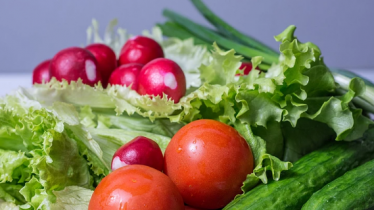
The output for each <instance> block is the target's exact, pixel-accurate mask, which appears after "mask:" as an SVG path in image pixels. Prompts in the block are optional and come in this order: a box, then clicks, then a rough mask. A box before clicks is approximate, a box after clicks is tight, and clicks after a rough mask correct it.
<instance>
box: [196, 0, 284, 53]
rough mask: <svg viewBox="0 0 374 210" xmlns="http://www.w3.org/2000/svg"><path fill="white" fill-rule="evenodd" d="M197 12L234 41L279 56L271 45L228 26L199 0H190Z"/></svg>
mask: <svg viewBox="0 0 374 210" xmlns="http://www.w3.org/2000/svg"><path fill="white" fill-rule="evenodd" d="M191 1H192V3H193V4H194V5H195V7H196V8H197V9H198V10H199V12H200V13H201V14H202V15H204V17H205V19H207V20H208V21H209V22H210V23H211V24H212V25H214V26H215V27H216V29H217V30H218V31H219V32H221V33H222V34H223V35H224V36H225V37H228V38H230V39H232V40H234V41H237V42H240V43H242V44H244V45H246V46H248V47H253V48H256V49H258V50H260V51H263V52H266V53H269V54H272V55H276V56H279V52H277V51H275V50H274V49H272V48H271V47H269V46H267V45H265V44H263V43H261V42H260V41H258V40H256V39H255V38H253V37H250V36H247V35H245V34H243V33H241V32H240V31H238V30H236V29H235V28H234V27H232V26H230V25H229V24H228V23H226V22H225V21H224V20H222V19H221V18H220V17H218V16H217V15H216V14H214V13H213V12H212V11H211V10H210V9H209V8H208V7H207V6H206V5H205V4H204V3H203V2H202V1H201V0H191Z"/></svg>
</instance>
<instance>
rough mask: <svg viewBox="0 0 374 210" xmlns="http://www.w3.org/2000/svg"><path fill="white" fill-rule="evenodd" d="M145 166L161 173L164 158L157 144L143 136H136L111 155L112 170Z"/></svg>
mask: <svg viewBox="0 0 374 210" xmlns="http://www.w3.org/2000/svg"><path fill="white" fill-rule="evenodd" d="M134 164H139V165H146V166H149V167H152V168H155V169H157V170H159V171H162V170H163V168H164V157H163V155H162V152H161V149H160V147H159V146H158V144H157V143H156V142H155V141H153V140H152V139H149V138H147V137H144V136H138V137H136V138H135V139H133V140H131V141H130V142H128V143H127V144H125V145H123V146H122V147H120V148H119V149H118V150H117V151H116V153H114V155H113V159H112V170H113V171H114V170H116V169H118V168H121V167H123V166H127V165H134Z"/></svg>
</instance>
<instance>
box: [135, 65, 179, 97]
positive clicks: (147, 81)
mask: <svg viewBox="0 0 374 210" xmlns="http://www.w3.org/2000/svg"><path fill="white" fill-rule="evenodd" d="M138 80H139V81H138V83H139V86H138V93H139V94H140V95H147V94H148V95H153V96H161V97H162V95H163V93H165V94H166V95H167V96H168V98H170V99H172V100H174V102H175V103H177V102H179V99H180V98H182V97H183V96H184V94H185V93H186V78H185V76H184V73H183V71H182V69H181V68H180V67H179V66H178V64H177V63H175V62H174V61H172V60H169V59H167V58H157V59H155V60H153V61H151V62H149V63H148V64H147V65H145V66H144V67H143V69H142V70H141V71H140V73H139V75H138Z"/></svg>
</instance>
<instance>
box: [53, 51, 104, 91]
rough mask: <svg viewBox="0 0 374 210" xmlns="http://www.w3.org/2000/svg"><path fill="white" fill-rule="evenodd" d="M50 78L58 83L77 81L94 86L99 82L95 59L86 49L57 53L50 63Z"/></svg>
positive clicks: (99, 77) (99, 76)
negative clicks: (53, 78)
mask: <svg viewBox="0 0 374 210" xmlns="http://www.w3.org/2000/svg"><path fill="white" fill-rule="evenodd" d="M50 74H51V77H55V78H56V79H57V80H58V81H62V80H66V81H68V82H69V83H70V82H71V81H77V80H78V79H82V82H83V83H84V84H87V85H90V86H94V85H95V84H97V83H98V82H99V81H101V75H100V72H99V71H98V69H97V61H96V58H95V57H94V56H93V55H92V53H91V52H89V51H88V50H86V49H83V48H80V47H70V48H66V49H64V50H61V51H60V52H58V53H57V54H56V55H55V56H54V57H53V59H52V61H51V66H50Z"/></svg>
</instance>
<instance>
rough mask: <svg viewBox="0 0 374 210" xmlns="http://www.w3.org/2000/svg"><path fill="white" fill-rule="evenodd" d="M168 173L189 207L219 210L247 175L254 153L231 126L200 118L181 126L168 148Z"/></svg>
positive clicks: (237, 189) (239, 191) (250, 171)
mask: <svg viewBox="0 0 374 210" xmlns="http://www.w3.org/2000/svg"><path fill="white" fill-rule="evenodd" d="M164 157H165V165H164V170H165V173H166V174H167V175H168V176H169V177H170V179H171V180H172V181H173V182H174V183H175V184H176V185H177V187H178V189H179V192H180V193H181V194H182V197H183V199H184V202H185V203H186V204H188V205H189V206H193V207H197V208H205V209H217V208H222V207H224V206H225V205H227V204H228V203H229V202H230V201H231V200H232V199H233V198H234V197H235V195H237V194H239V193H241V189H240V188H241V186H242V183H243V181H244V180H245V179H246V176H247V174H250V173H252V171H253V165H254V161H253V155H252V151H251V149H250V147H249V146H248V144H247V142H246V141H245V139H244V138H243V137H241V136H240V134H239V133H238V132H237V131H236V130H235V129H234V128H232V127H230V126H228V125H226V124H224V123H221V122H218V121H214V120H197V121H194V122H192V123H189V124H187V125H186V126H184V127H183V128H182V129H180V130H179V131H178V132H177V133H176V134H175V135H174V137H173V138H172V139H171V141H170V143H169V145H168V147H167V148H166V151H165V156H164Z"/></svg>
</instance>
